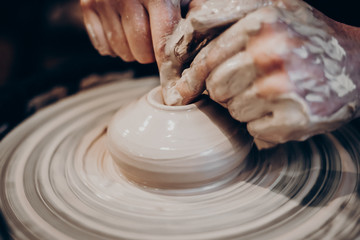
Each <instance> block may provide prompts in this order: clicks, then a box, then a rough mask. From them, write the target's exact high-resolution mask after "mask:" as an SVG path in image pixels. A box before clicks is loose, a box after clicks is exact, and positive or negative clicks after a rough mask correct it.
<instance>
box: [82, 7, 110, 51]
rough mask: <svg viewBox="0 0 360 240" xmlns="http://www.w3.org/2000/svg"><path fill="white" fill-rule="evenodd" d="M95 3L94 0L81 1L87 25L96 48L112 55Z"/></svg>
mask: <svg viewBox="0 0 360 240" xmlns="http://www.w3.org/2000/svg"><path fill="white" fill-rule="evenodd" d="M95 4H96V3H95V1H93V0H87V1H85V0H83V1H81V6H82V9H83V17H84V23H85V27H86V30H87V32H88V35H89V37H90V41H91V43H92V44H93V46H94V47H95V49H97V50H98V51H99V53H100V54H102V55H112V54H113V51H112V49H111V47H110V46H109V44H108V42H107V40H106V36H105V34H104V29H103V26H102V22H101V20H100V18H99V16H98V15H97V13H96V12H95V10H94V7H95Z"/></svg>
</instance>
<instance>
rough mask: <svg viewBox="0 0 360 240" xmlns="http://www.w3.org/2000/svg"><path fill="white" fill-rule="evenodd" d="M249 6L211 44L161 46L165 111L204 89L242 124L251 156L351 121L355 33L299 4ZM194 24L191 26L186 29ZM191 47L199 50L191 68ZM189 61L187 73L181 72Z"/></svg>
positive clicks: (355, 100) (355, 95)
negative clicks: (166, 58) (251, 143)
mask: <svg viewBox="0 0 360 240" xmlns="http://www.w3.org/2000/svg"><path fill="white" fill-rule="evenodd" d="M238 2H239V3H241V2H243V3H246V2H247V1H238ZM253 2H254V1H253ZM255 2H256V1H255ZM264 2H267V4H265V3H264ZM257 3H259V4H258V5H257V6H255V7H253V8H250V7H248V8H247V9H248V10H247V11H245V13H244V14H242V15H241V14H238V16H240V17H239V18H238V19H239V20H238V21H236V22H235V23H234V24H232V25H231V26H230V27H228V28H226V30H224V31H223V32H222V33H221V34H220V35H219V36H216V35H214V34H209V33H211V31H210V30H209V29H207V30H206V32H207V33H208V35H207V36H210V37H209V38H208V39H207V38H206V37H204V36H202V37H198V39H196V37H194V36H195V35H196V34H193V36H190V34H183V36H181V34H180V33H179V31H178V29H177V30H176V31H175V35H176V34H179V35H180V36H181V37H179V36H175V37H174V39H172V41H173V42H171V39H170V42H169V46H171V45H173V46H174V48H175V51H174V54H171V52H168V53H169V54H170V55H172V57H170V59H171V61H170V62H169V63H168V65H167V66H168V68H169V69H173V71H172V74H168V73H169V72H171V71H169V69H166V68H164V69H163V71H162V73H161V74H162V84H163V95H164V99H165V101H166V103H167V104H169V105H178V104H187V103H189V102H190V101H192V100H193V99H194V98H196V97H197V96H198V95H199V94H201V93H202V92H203V91H204V89H205V88H206V90H207V91H208V93H209V95H210V97H211V98H212V99H213V100H214V101H216V102H218V103H220V104H221V105H223V106H224V107H226V108H228V110H229V112H230V114H231V115H232V116H233V117H234V118H235V119H237V120H239V121H241V122H247V123H248V124H247V128H248V131H249V132H250V134H251V135H252V136H253V137H254V140H255V143H256V144H257V146H258V147H259V148H268V147H271V146H274V145H276V144H278V143H284V142H287V141H291V140H304V139H307V138H308V137H310V136H312V135H315V134H318V133H323V132H326V131H331V130H333V129H336V128H338V127H339V126H341V125H342V124H344V123H345V122H348V121H349V120H351V119H353V118H354V117H357V116H358V115H359V113H358V105H359V91H360V86H359V79H360V72H359V70H358V66H359V62H360V60H359V59H360V54H359V52H360V46H359V44H358V40H357V39H356V38H355V37H353V36H352V35H353V34H351V32H353V31H355V29H351V27H346V26H344V25H342V24H339V23H336V22H335V21H333V20H331V19H328V18H326V17H325V16H324V15H322V14H321V13H319V12H317V11H316V10H315V9H313V8H311V7H310V6H308V5H307V4H306V3H304V2H302V1H300V0H278V1H257ZM260 3H261V4H260ZM270 3H271V4H270ZM255 5H256V4H255ZM238 6H239V8H241V7H242V6H241V5H238ZM247 6H249V5H247ZM259 6H260V7H259ZM234 9H235V8H234ZM238 13H239V12H238ZM193 14H194V15H196V14H195V13H193ZM226 16H229V14H228V15H226ZM195 19H199V18H196V17H195ZM219 19H220V17H219ZM232 21H233V20H232ZM198 22H199V21H195V20H194V19H193V20H192V23H191V24H190V25H191V26H192V28H193V29H194V28H196V26H197V25H196V24H198ZM200 22H201V21H200ZM219 22H220V21H219ZM224 22H225V23H226V21H224ZM184 24H185V23H184ZM186 24H188V23H186ZM226 24H228V23H226ZM226 24H225V25H221V24H219V25H217V26H216V28H218V29H219V28H221V27H222V26H227V25H226ZM188 25H189V24H188ZM198 25H199V24H198ZM192 31H193V30H192ZM190 32H191V31H189V33H190ZM193 32H196V31H193ZM200 32H201V31H200ZM179 39H180V40H181V41H178V40H179ZM199 39H201V40H199ZM209 39H212V40H211V41H209ZM194 41H197V42H198V43H201V44H203V45H204V47H203V48H202V49H199V50H196V56H195V58H194V59H193V60H192V58H193V56H191V54H189V52H191V51H189V49H190V47H191V46H192V43H193V42H194ZM184 42H186V44H184ZM189 59H191V60H192V62H191V65H190V67H188V68H186V69H185V70H183V68H184V67H183V66H184V63H186V62H187V61H189ZM177 75H178V77H181V78H177ZM167 76H168V77H167Z"/></svg>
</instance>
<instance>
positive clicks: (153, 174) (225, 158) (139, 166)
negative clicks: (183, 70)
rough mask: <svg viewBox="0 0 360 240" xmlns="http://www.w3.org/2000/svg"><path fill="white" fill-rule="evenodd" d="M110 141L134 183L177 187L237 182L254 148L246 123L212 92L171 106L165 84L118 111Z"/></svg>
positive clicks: (123, 172)
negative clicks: (165, 99) (165, 98)
mask: <svg viewBox="0 0 360 240" xmlns="http://www.w3.org/2000/svg"><path fill="white" fill-rule="evenodd" d="M107 142H108V150H109V152H110V154H111V156H112V158H113V160H114V161H115V162H116V163H117V165H118V166H119V167H120V170H121V172H122V174H123V175H124V176H126V177H127V178H128V179H129V180H130V181H133V182H135V183H137V184H139V185H141V186H145V187H151V188H154V189H175V190H176V189H210V188H213V187H217V186H220V185H222V184H224V183H227V182H229V181H231V179H233V178H234V177H235V176H236V175H237V174H238V173H239V171H241V169H242V163H243V162H244V159H245V158H246V156H247V155H248V153H249V151H250V149H251V146H252V139H251V137H250V136H249V135H248V133H247V132H246V130H245V129H244V127H243V125H242V124H240V123H239V122H237V121H235V120H233V119H232V118H231V117H230V116H229V113H228V111H227V110H226V109H224V108H223V107H221V106H220V105H218V104H217V103H215V102H213V101H212V100H211V99H209V97H208V96H206V95H204V96H202V97H201V98H200V100H198V101H197V102H195V103H193V104H190V105H186V106H166V105H164V103H163V100H162V96H161V88H160V87H157V88H155V89H153V90H152V91H150V92H149V93H148V94H147V95H145V96H143V97H142V98H141V99H139V100H137V101H135V102H133V103H131V104H130V105H128V106H126V107H124V108H122V109H120V110H119V111H118V112H117V113H116V114H115V115H114V117H113V119H112V121H111V122H110V124H109V126H108V131H107Z"/></svg>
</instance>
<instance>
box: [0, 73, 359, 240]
mask: <svg viewBox="0 0 360 240" xmlns="http://www.w3.org/2000/svg"><path fill="white" fill-rule="evenodd" d="M156 85H158V80H157V79H156V78H146V79H143V80H137V81H131V80H124V81H120V82H116V83H110V84H107V85H105V86H102V87H98V88H96V89H94V90H88V91H86V92H83V93H80V94H78V95H76V96H73V97H70V98H68V99H65V100H63V101H60V102H58V103H57V104H55V105H52V106H50V107H48V108H46V109H44V110H42V111H40V112H39V113H37V114H35V115H34V116H33V117H31V118H30V119H28V120H27V121H25V122H23V123H22V124H21V125H20V126H19V127H18V128H17V129H15V130H14V131H13V132H12V133H10V134H9V135H8V136H7V137H6V138H5V139H4V140H3V141H2V142H1V145H0V169H1V172H0V184H1V186H0V198H1V202H0V203H1V205H0V207H1V209H2V212H3V214H4V216H5V219H6V221H7V223H8V225H9V227H10V229H11V231H12V234H13V236H14V238H16V239H119V238H120V239H318V238H327V239H355V238H356V237H360V227H359V226H360V208H359V206H360V199H359V198H360V185H359V183H360V174H359V172H360V167H359V164H360V134H359V133H358V132H357V130H356V129H354V128H353V127H352V126H350V125H349V126H346V127H344V128H342V129H340V130H338V131H336V132H334V133H332V134H328V135H322V136H317V137H314V138H312V139H310V140H309V141H307V142H303V143H289V144H286V145H284V146H281V147H278V148H276V149H273V150H269V151H263V152H258V151H257V150H255V149H253V151H252V152H251V153H250V155H249V157H248V158H247V160H246V167H245V168H244V170H243V171H241V173H240V174H239V175H238V176H237V178H236V179H235V180H234V181H232V182H229V183H228V184H226V185H225V186H222V187H221V188H220V189H216V190H212V191H208V192H206V191H205V192H202V193H201V194H185V195H177V194H174V193H173V192H172V193H171V194H166V192H165V193H164V192H161V193H158V192H156V189H152V190H151V191H149V190H148V189H144V188H141V187H139V186H137V185H136V184H133V183H131V182H129V181H128V180H127V179H126V178H124V177H123V176H122V175H121V173H120V171H119V169H118V168H117V166H116V165H115V164H114V162H113V161H112V159H111V157H110V156H109V153H108V152H107V150H106V147H105V135H104V134H105V129H106V125H107V123H108V122H109V120H110V118H111V117H112V115H113V114H114V112H115V111H116V110H118V109H119V108H120V107H121V106H123V105H124V104H127V103H128V102H130V101H132V100H134V99H135V98H138V97H140V96H142V95H143V94H145V93H146V92H148V91H149V90H150V89H152V88H153V87H155V86H156Z"/></svg>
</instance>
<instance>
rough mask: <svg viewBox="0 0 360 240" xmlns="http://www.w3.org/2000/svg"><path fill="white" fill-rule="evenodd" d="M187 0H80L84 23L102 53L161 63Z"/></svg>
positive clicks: (95, 45)
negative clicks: (167, 42) (166, 44)
mask: <svg viewBox="0 0 360 240" xmlns="http://www.w3.org/2000/svg"><path fill="white" fill-rule="evenodd" d="M187 2H189V0H188V1H184V0H81V6H82V9H83V15H84V22H85V26H86V29H87V31H88V34H89V36H90V39H91V41H92V43H93V45H94V47H95V48H96V49H97V50H98V51H99V52H100V54H102V55H111V56H119V57H120V58H122V59H123V60H124V61H134V60H136V61H138V62H140V63H151V62H154V61H155V58H156V60H157V61H158V62H161V59H162V57H163V56H162V55H163V54H162V53H163V48H164V44H165V39H166V38H167V36H168V35H169V34H170V33H171V32H172V31H173V28H174V26H175V25H176V24H177V22H178V21H179V19H180V18H181V11H180V7H181V6H180V5H181V4H183V5H185V4H187Z"/></svg>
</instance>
